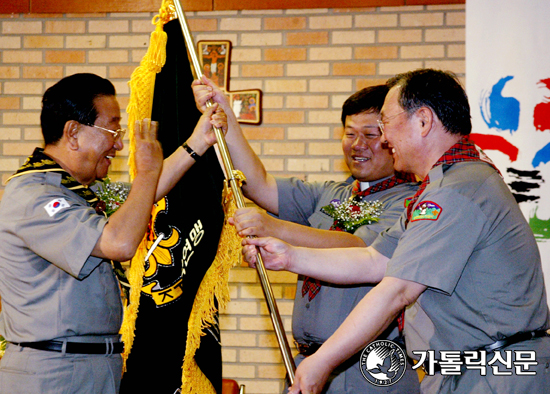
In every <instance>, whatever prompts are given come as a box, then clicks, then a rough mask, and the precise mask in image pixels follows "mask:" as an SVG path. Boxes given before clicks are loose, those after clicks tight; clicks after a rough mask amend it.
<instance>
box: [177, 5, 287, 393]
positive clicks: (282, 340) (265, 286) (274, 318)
mask: <svg viewBox="0 0 550 394" xmlns="http://www.w3.org/2000/svg"><path fill="white" fill-rule="evenodd" d="M173 1H174V6H175V8H176V14H177V16H178V19H179V21H180V25H181V30H182V31H183V37H184V38H185V43H186V45H187V50H188V53H189V56H190V58H191V59H190V60H191V63H192V64H193V68H194V73H195V77H196V78H197V79H200V78H201V77H202V70H201V65H200V63H199V59H198V56H197V51H196V49H195V42H194V41H193V36H191V32H190V30H189V26H188V24H187V19H186V17H185V13H184V12H183V9H182V7H181V4H180V2H179V0H173ZM206 105H207V106H208V107H210V106H212V105H213V103H212V100H208V102H207V103H206ZM214 133H215V135H216V139H217V142H218V148H219V151H220V154H221V157H222V161H223V165H224V168H225V173H226V174H227V176H228V177H229V184H230V186H231V189H232V190H233V195H234V196H235V204H236V205H237V208H244V207H245V201H244V197H243V193H242V190H241V188H240V187H239V184H238V182H237V180H236V179H235V176H234V168H233V162H232V161H231V156H230V154H229V149H228V148H227V144H226V142H225V137H224V135H223V132H222V130H221V129H219V128H217V127H214ZM256 270H257V272H258V276H259V278H260V284H261V285H262V290H263V292H264V296H265V300H266V303H267V307H268V310H269V315H270V317H271V322H272V323H273V328H274V329H275V335H276V336H277V342H278V343H279V349H280V350H281V355H282V356H283V362H284V364H285V368H286V372H287V374H288V378H289V380H290V384H291V385H292V384H294V371H295V370H296V365H295V364H294V359H293V358H292V354H291V353H290V346H289V344H288V340H287V338H286V335H285V330H284V327H283V322H282V320H281V315H280V314H279V309H278V308H277V302H276V301H275V297H274V296H273V290H272V288H271V284H270V283H269V278H268V276H267V271H266V269H265V266H264V262H263V260H262V256H261V255H260V253H259V251H258V261H257V264H256Z"/></svg>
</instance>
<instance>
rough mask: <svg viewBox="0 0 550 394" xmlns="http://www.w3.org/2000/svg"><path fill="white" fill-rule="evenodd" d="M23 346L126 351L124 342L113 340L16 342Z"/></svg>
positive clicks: (87, 351)
mask: <svg viewBox="0 0 550 394" xmlns="http://www.w3.org/2000/svg"><path fill="white" fill-rule="evenodd" d="M12 343H13V344H14V345H17V346H21V347H30V348H33V349H38V350H46V351H50V352H63V346H64V345H66V347H65V353H73V354H105V355H110V354H120V353H122V352H123V351H124V343H123V342H112V341H108V340H106V341H105V342H104V343H84V342H63V341H40V342H22V343H14V342H12Z"/></svg>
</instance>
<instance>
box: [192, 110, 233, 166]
mask: <svg viewBox="0 0 550 394" xmlns="http://www.w3.org/2000/svg"><path fill="white" fill-rule="evenodd" d="M212 127H217V128H219V129H221V130H222V131H223V133H224V134H225V133H227V115H226V114H225V112H224V111H223V110H222V109H221V108H220V107H219V105H218V104H217V103H214V105H212V106H211V107H208V108H205V111H204V113H203V114H202V116H201V117H200V119H199V121H198V122H197V125H196V126H195V130H194V131H193V134H191V137H189V139H188V140H187V143H188V145H189V146H190V147H191V149H193V150H194V151H195V152H197V154H198V155H199V156H202V155H203V154H204V153H205V152H206V151H207V150H208V148H210V147H211V146H212V145H214V144H215V143H216V135H215V133H214V130H213V128H212Z"/></svg>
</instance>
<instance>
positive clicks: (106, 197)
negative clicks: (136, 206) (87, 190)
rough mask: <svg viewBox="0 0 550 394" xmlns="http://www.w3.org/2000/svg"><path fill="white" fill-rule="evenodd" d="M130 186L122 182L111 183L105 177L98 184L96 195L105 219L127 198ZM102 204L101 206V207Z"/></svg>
mask: <svg viewBox="0 0 550 394" xmlns="http://www.w3.org/2000/svg"><path fill="white" fill-rule="evenodd" d="M128 193H130V186H129V185H127V184H125V183H123V182H111V180H110V179H109V178H108V177H107V178H104V179H103V180H102V182H101V183H100V185H99V187H98V189H97V192H96V195H97V197H98V198H99V199H100V200H101V201H100V202H99V204H101V203H103V204H104V207H103V210H104V212H105V214H106V215H107V217H109V216H111V215H112V214H113V213H115V212H116V211H117V210H118V209H119V208H120V207H121V205H122V204H123V203H124V201H126V199H127V198H128ZM103 204H102V205H103Z"/></svg>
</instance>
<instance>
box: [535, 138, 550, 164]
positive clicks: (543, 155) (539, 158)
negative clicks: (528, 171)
mask: <svg viewBox="0 0 550 394" xmlns="http://www.w3.org/2000/svg"><path fill="white" fill-rule="evenodd" d="M549 161H550V143H548V144H547V145H546V146H545V147H544V148H542V149H541V150H539V151H538V152H537V153H536V154H535V157H534V158H533V167H534V168H537V167H538V166H539V165H540V164H546V163H548V162H549Z"/></svg>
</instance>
